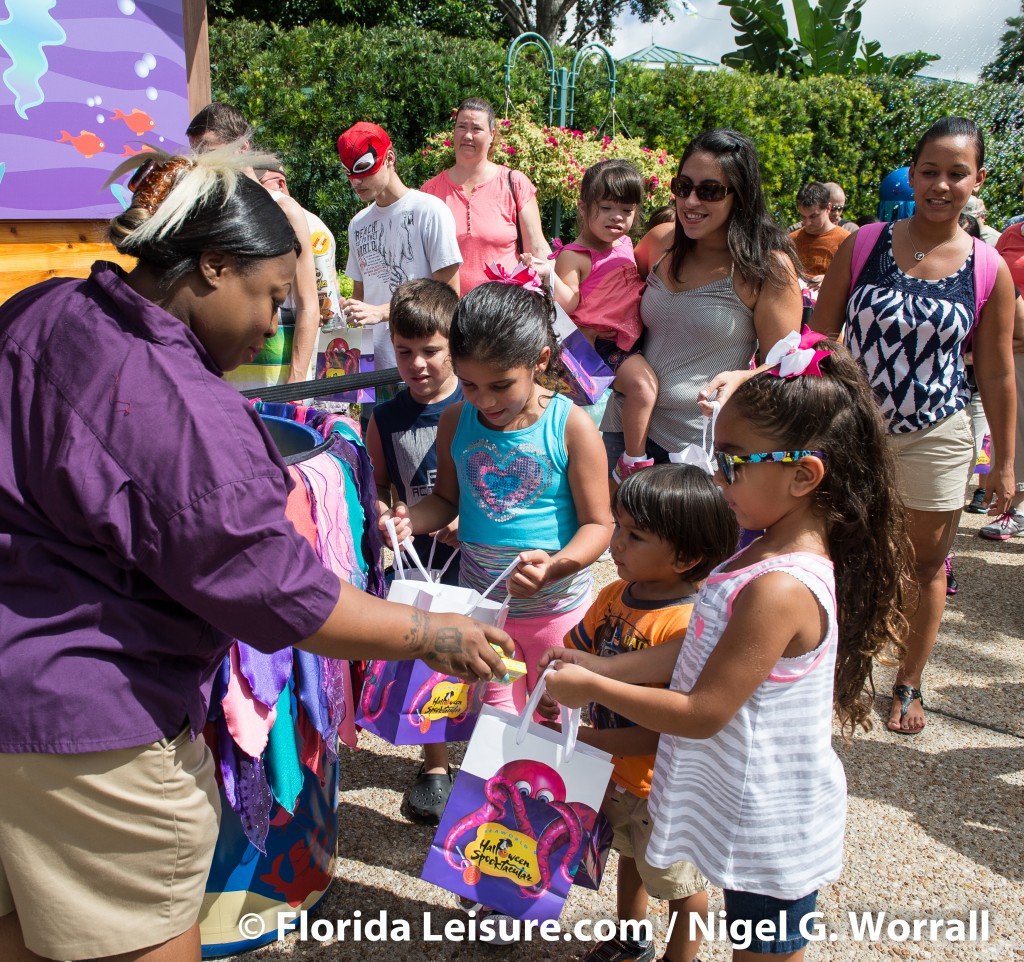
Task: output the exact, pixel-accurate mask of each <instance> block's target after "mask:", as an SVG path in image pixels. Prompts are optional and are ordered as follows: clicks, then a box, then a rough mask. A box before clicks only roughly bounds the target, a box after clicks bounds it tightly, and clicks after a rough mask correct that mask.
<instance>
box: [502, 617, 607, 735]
mask: <svg viewBox="0 0 1024 962" xmlns="http://www.w3.org/2000/svg"><path fill="white" fill-rule="evenodd" d="M586 611H587V605H586V603H584V604H582V605H580V606H579V607H577V608H573V609H572V611H566V612H564V613H563V614H560V615H540V616H538V617H536V618H509V619H508V621H507V622H506V623H505V631H507V632H508V633H509V634H510V635H511V636H512V640H513V641H515V643H516V658H517V659H518V660H519V661H523V662H526V677H525V678H520V679H519V680H518V681H515V682H513V683H512V684H511V685H501V684H491V685H488V686H487V689H486V690H485V692H484V704H487V705H493V706H494V707H495V708H500V709H502V710H503V711H507V712H512V714H515V715H518V714H520V713H521V712H522V710H523V707H524V706H525V705H526V700H527V698H528V697H529V693H530V692H532V691H533V689H534V687H535V686H536V684H537V679H538V677H540V672H538V671H537V662H538V661H539V660H540V656H541V655H543V654H544V652H545V651H547V650H548V648H561V647H563V644H562V643H563V641H564V640H565V636H566V635H567V634H568V633H569V632H570V631H571V630H572V629H573V628H575V627H576V626H577V625H578V624H579V623H580V621H581V619H582V618H583V616H584V615H585V614H586Z"/></svg>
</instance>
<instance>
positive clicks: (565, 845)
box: [421, 679, 612, 921]
mask: <svg viewBox="0 0 1024 962" xmlns="http://www.w3.org/2000/svg"><path fill="white" fill-rule="evenodd" d="M543 689H544V685H543V679H542V680H541V682H539V683H538V685H537V688H536V689H535V690H534V693H533V696H531V699H530V702H529V703H528V704H527V705H526V707H525V708H524V709H523V714H522V716H521V717H518V718H517V717H516V716H514V715H509V714H507V713H505V712H501V711H498V710H496V709H494V708H492V707H490V706H488V705H485V706H484V707H483V709H482V710H481V712H480V717H479V719H478V720H477V724H476V729H475V731H474V733H473V738H472V739H471V740H470V743H469V747H468V748H467V749H466V757H465V759H464V761H463V763H462V767H461V768H460V770H459V774H458V776H457V777H456V779H455V784H454V786H453V787H452V793H451V795H450V797H449V799H448V804H447V805H446V806H445V810H444V815H443V816H442V818H441V822H440V824H439V825H438V827H437V833H436V834H435V836H434V840H433V842H432V843H431V846H430V852H429V853H428V855H427V860H426V863H425V864H424V866H423V872H422V875H421V878H423V879H424V880H425V881H427V882H433V883H434V884H435V885H439V886H440V887H441V888H444V889H447V890H448V891H450V892H455V893H456V894H458V895H464V896H466V897H467V898H469V899H472V900H473V901H474V902H478V903H480V904H481V905H485V906H487V907H489V908H493V909H497V910H498V911H500V912H504V913H506V914H508V915H511V916H512V917H514V918H518V919H536V920H538V921H543V920H546V919H557V918H558V916H559V915H560V914H561V912H562V906H563V905H564V904H565V900H566V897H567V896H568V894H569V887H570V886H571V885H572V884H573V882H574V881H577V880H578V881H579V882H580V883H581V884H586V885H587V886H588V887H590V886H595V887H596V886H598V885H600V881H601V880H600V874H601V872H602V871H603V868H604V861H605V860H606V859H607V850H608V848H609V846H610V843H611V838H610V832H609V830H608V825H607V821H605V820H603V819H599V814H598V813H599V809H600V805H601V800H602V799H603V798H604V791H605V788H606V787H607V785H608V781H609V779H610V778H611V773H612V762H611V756H610V755H608V754H607V753H605V752H602V751H598V750H597V749H595V748H591V747H590V746H587V745H583V744H577V743H576V731H577V730H578V728H579V712H578V710H577V711H574V712H572V713H569V712H568V711H566V710H565V709H563V714H562V731H561V732H555V731H552V730H551V729H549V728H545V727H544V726H542V725H537V724H535V723H534V722H533V721H532V718H533V712H534V709H535V708H536V704H537V701H539V698H540V693H541V692H543ZM602 848H603V853H602V851H601V850H602ZM581 863H582V864H583V865H584V867H583V869H581V867H580V866H581ZM581 871H582V872H583V875H580V872H581Z"/></svg>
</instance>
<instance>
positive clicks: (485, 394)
mask: <svg viewBox="0 0 1024 962" xmlns="http://www.w3.org/2000/svg"><path fill="white" fill-rule="evenodd" d="M524 281H525V284H524V283H523V282H524ZM554 314H555V309H554V302H553V301H552V299H551V296H550V294H548V293H546V292H545V291H544V290H543V289H542V287H541V285H540V283H539V279H538V277H537V274H536V272H535V271H534V270H533V269H532V268H522V269H521V270H520V271H517V272H516V274H515V275H514V277H513V278H512V279H510V280H509V281H508V282H507V283H502V282H492V283H486V284H481V285H480V286H478V287H476V288H474V289H473V290H471V291H470V292H469V293H468V294H466V296H465V297H464V298H463V299H462V301H461V302H460V304H459V307H458V310H457V311H456V312H455V317H454V319H453V320H452V326H451V333H450V335H449V346H450V350H451V358H452V365H453V366H454V368H455V373H456V375H457V376H458V378H459V381H460V382H461V384H462V393H463V395H464V396H465V401H463V402H460V403H456V404H453V405H452V406H451V407H449V408H448V409H447V410H445V412H444V413H443V414H442V415H441V420H440V423H439V424H438V429H437V478H436V482H435V485H434V490H433V493H432V494H431V495H429V496H428V497H426V498H423V499H422V500H421V501H418V502H417V503H416V504H415V505H411V506H410V505H405V504H404V503H402V502H398V503H397V504H396V505H395V506H394V508H393V509H392V511H391V512H387V513H385V514H384V515H383V516H382V519H381V524H382V526H383V524H384V521H385V519H387V518H388V517H391V516H394V517H395V518H396V520H397V521H398V525H397V533H398V536H399V538H400V539H404V538H406V537H408V536H409V535H411V534H423V533H427V532H430V531H437V530H438V529H440V528H443V527H444V526H445V525H446V524H448V523H449V522H450V521H452V520H453V519H454V518H455V517H456V516H458V519H459V543H460V546H461V548H462V561H461V570H460V579H461V581H462V583H463V584H464V585H466V586H467V587H470V588H475V589H476V590H478V591H481V590H483V589H484V588H486V587H487V586H488V585H489V584H490V583H491V582H492V581H493V580H494V579H495V578H496V577H498V575H499V574H500V573H501V572H502V571H503V570H504V569H505V568H507V567H508V566H509V565H510V564H511V563H512V562H513V561H515V560H516V559H518V561H519V564H518V567H517V568H516V569H515V570H514V571H513V573H512V574H511V575H510V576H509V579H508V592H509V594H510V595H511V596H512V597H511V604H510V607H509V617H508V622H507V624H506V626H505V628H506V631H507V632H508V633H509V634H510V635H511V636H512V637H513V638H514V639H515V643H516V658H518V659H520V660H521V661H524V662H525V663H526V666H527V677H526V679H525V680H522V679H521V680H519V681H517V682H515V683H514V684H513V685H511V686H508V685H500V684H495V685H491V686H489V689H488V691H487V693H486V695H485V701H487V702H489V703H490V704H493V705H497V706H498V707H501V708H506V709H508V710H509V711H516V712H519V711H521V710H522V708H523V706H524V705H525V704H526V699H527V691H528V689H529V688H532V687H533V685H534V682H535V681H536V679H537V676H538V673H537V661H538V659H539V657H540V655H541V654H543V652H544V651H545V650H546V649H547V648H549V647H551V646H553V645H561V644H562V639H563V638H564V637H565V635H566V634H567V633H568V632H569V631H570V630H571V629H572V628H574V627H576V624H577V623H578V622H579V621H580V619H581V618H582V617H583V614H584V613H585V611H586V607H587V605H588V604H589V602H590V582H591V579H590V565H591V564H592V563H593V562H594V561H596V560H597V558H598V557H599V555H600V554H601V552H602V551H604V549H605V548H607V547H608V544H609V542H610V540H611V529H612V522H611V506H610V504H609V495H608V484H607V481H606V477H605V475H604V473H603V472H602V471H600V470H595V465H602V464H603V461H602V459H603V456H604V448H603V446H602V443H601V438H600V435H599V434H598V432H597V428H596V427H595V426H594V422H593V421H592V420H591V419H590V417H589V416H588V415H587V414H585V413H584V412H583V411H582V410H581V409H580V408H578V407H576V406H575V405H574V404H573V403H572V402H571V401H570V400H569V399H568V398H566V397H565V396H564V395H561V394H555V393H554V392H553V391H550V390H547V389H545V388H544V387H542V386H541V384H540V383H539V379H542V378H543V376H544V375H545V374H546V373H547V372H548V370H549V369H550V368H551V367H552V365H555V364H557V363H558V342H557V340H556V338H555V334H554V328H553V326H552V324H553V321H554Z"/></svg>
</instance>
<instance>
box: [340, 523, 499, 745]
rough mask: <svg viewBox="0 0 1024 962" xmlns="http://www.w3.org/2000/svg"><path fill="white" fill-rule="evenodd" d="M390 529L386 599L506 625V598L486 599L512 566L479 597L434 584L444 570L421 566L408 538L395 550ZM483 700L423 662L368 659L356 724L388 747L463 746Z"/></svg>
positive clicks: (477, 690) (478, 689)
mask: <svg viewBox="0 0 1024 962" xmlns="http://www.w3.org/2000/svg"><path fill="white" fill-rule="evenodd" d="M388 531H389V533H390V534H391V537H392V544H393V546H394V548H395V580H394V581H393V582H392V583H391V588H390V589H389V590H388V600H389V601H397V602H399V603H401V604H405V605H412V606H413V607H414V608H418V609H419V610H420V611H444V612H454V613H456V614H466V615H470V616H471V617H473V618H476V619H477V620H478V621H483V622H486V623H487V624H490V625H496V626H497V627H499V628H500V627H501V626H502V625H503V624H504V623H505V616H506V614H507V612H508V605H507V600H506V602H499V601H493V600H491V599H490V598H489V597H488V595H489V594H490V593H491V592H492V591H493V590H494V589H495V588H496V587H497V586H498V585H499V584H500V583H501V582H502V581H503V580H504V579H505V578H507V577H508V574H509V573H510V569H511V568H514V567H515V565H511V566H510V569H509V570H506V571H504V572H502V574H501V575H500V576H499V577H498V578H497V579H496V580H495V582H494V583H493V584H492V585H491V587H490V588H488V589H487V591H486V592H484V594H482V595H481V594H480V593H479V592H476V591H473V590H472V589H470V588H460V587H458V586H457V585H443V584H440V583H439V582H438V581H437V580H435V579H436V578H439V577H440V574H443V572H441V573H438V572H434V571H432V570H430V569H428V568H426V567H424V565H423V563H422V562H421V561H420V559H419V555H418V554H417V553H416V549H415V548H414V547H413V546H412V541H411V540H409V541H407V542H405V544H403V545H401V546H400V547H399V545H398V543H397V538H396V537H395V534H394V526H393V525H390V524H389V526H388ZM403 552H404V553H405V555H407V556H408V558H409V559H410V560H412V562H413V564H414V566H415V567H414V570H412V571H407V570H406V566H405V564H404V562H403V561H402V556H403ZM417 574H418V577H417ZM482 697H483V687H482V686H480V685H470V684H467V683H466V682H464V681H462V680H461V679H459V678H456V677H454V676H452V675H445V674H443V673H442V672H437V671H434V670H433V669H432V668H430V667H428V666H427V665H426V664H425V663H424V662H422V661H371V662H368V663H367V666H366V676H365V679H364V681H363V690H362V694H361V696H360V699H359V704H358V705H357V706H356V724H357V725H361V726H362V727H363V728H365V729H367V730H368V731H371V732H373V733H374V734H375V735H379V736H380V737H381V738H383V739H384V740H385V741H386V742H390V743H391V744H392V745H424V744H430V743H434V742H460V741H461V742H464V741H466V740H467V739H468V738H469V737H470V735H472V734H473V727H474V725H475V724H476V719H477V714H478V713H479V711H480V704H481V699H482Z"/></svg>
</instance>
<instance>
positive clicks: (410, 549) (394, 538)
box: [384, 518, 434, 581]
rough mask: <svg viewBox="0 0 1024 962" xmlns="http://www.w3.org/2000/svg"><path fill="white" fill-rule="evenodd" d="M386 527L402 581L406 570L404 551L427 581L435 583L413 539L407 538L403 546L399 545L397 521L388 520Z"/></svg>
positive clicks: (385, 523)
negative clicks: (403, 560) (396, 528)
mask: <svg viewBox="0 0 1024 962" xmlns="http://www.w3.org/2000/svg"><path fill="white" fill-rule="evenodd" d="M384 527H385V528H387V529H388V535H389V537H390V538H391V547H392V548H393V549H394V552H395V562H396V566H397V568H398V573H399V576H400V577H401V578H402V579H404V578H405V568H404V567H403V566H402V552H403V551H404V552H405V553H406V554H407V555H408V556H409V560H410V561H412V563H413V564H414V565H416V567H417V568H419V570H420V574H422V575H423V577H424V578H425V579H426V580H427V581H433V580H434V579H433V578H431V577H430V572H429V571H427V569H426V568H424V567H423V562H422V561H420V556H419V554H418V553H417V551H416V547H415V545H414V544H413V543H412V538H406V539H405V541H404V542H403V543H402V544H399V543H398V532H397V531H396V530H395V519H394V518H388V519H387V521H385V522H384Z"/></svg>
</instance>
